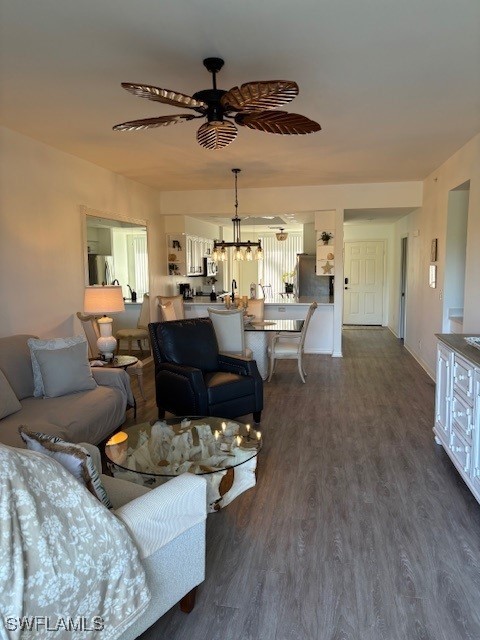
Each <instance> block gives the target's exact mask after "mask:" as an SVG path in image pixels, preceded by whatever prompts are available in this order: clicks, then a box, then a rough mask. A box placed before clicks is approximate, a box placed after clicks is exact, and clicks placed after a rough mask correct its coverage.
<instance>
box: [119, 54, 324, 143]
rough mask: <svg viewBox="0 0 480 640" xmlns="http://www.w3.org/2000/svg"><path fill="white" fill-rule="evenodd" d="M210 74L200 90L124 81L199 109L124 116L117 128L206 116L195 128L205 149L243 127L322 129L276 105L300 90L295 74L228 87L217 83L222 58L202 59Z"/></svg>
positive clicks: (137, 91) (135, 89) (145, 93)
mask: <svg viewBox="0 0 480 640" xmlns="http://www.w3.org/2000/svg"><path fill="white" fill-rule="evenodd" d="M203 64H204V66H205V67H206V69H207V71H208V72H209V73H211V74H212V84H213V88H212V89H203V90H202V91H197V92H196V93H194V94H193V96H188V95H185V94H184V93H180V92H178V91H171V90H169V89H161V88H160V87H154V86H151V85H147V84H136V83H131V82H122V87H123V88H124V89H126V90H127V91H129V92H130V93H132V94H133V95H135V96H138V97H140V98H146V99H147V100H152V101H154V102H161V103H163V104H169V105H173V106H175V107H182V108H186V109H191V110H193V111H196V112H197V113H198V114H199V115H193V114H191V113H180V114H176V115H171V116H159V117H158V118H143V119H141V120H131V121H130V122H123V123H121V124H117V125H115V126H114V127H113V130H114V131H141V130H142V129H152V128H155V127H165V126H169V125H171V124H177V123H179V122H184V121H189V120H194V119H198V118H202V119H205V118H206V122H204V123H203V124H202V125H201V126H200V128H199V129H198V131H197V142H198V144H199V145H200V146H201V147H204V148H205V149H212V150H216V149H223V148H224V147H226V146H228V145H229V144H230V143H231V142H233V141H234V140H235V138H236V137H237V133H238V129H237V127H236V126H235V125H239V126H240V127H247V128H249V129H253V130H257V131H264V132H266V133H275V134H279V135H304V134H307V133H314V132H316V131H320V129H321V127H320V125H319V124H318V123H317V122H314V121H313V120H310V119H309V118H307V117H305V116H302V115H299V114H297V113H288V112H287V111H278V107H281V106H283V105H285V104H288V103H289V102H291V101H292V100H293V99H294V98H295V97H296V96H297V95H298V85H297V83H296V82H293V81H292V80H264V81H258V82H247V83H245V84H242V85H241V86H240V87H232V89H230V90H229V91H225V90H223V89H217V78H216V75H217V73H218V72H219V71H220V70H221V68H222V67H223V65H224V61H223V60H222V59H221V58H206V59H205V60H204V61H203Z"/></svg>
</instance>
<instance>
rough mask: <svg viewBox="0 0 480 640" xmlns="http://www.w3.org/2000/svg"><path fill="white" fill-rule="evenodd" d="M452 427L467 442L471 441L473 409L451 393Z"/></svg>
mask: <svg viewBox="0 0 480 640" xmlns="http://www.w3.org/2000/svg"><path fill="white" fill-rule="evenodd" d="M452 426H454V427H455V428H456V429H457V431H459V432H460V433H461V434H462V436H463V437H464V438H466V439H467V441H471V439H472V431H473V408H472V407H471V406H470V404H469V403H468V402H465V400H464V399H463V398H462V397H461V396H459V395H458V394H457V393H455V391H454V393H453V399H452Z"/></svg>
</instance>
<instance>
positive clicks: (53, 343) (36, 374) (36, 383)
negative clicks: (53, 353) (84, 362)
mask: <svg viewBox="0 0 480 640" xmlns="http://www.w3.org/2000/svg"><path fill="white" fill-rule="evenodd" d="M79 342H84V343H85V345H86V343H87V339H86V338H85V336H73V337H72V338H70V337H69V338H50V339H49V340H40V339H39V338H29V339H28V340H27V344H28V347H29V349H30V356H31V358H32V370H33V387H34V388H33V395H34V396H35V398H41V397H42V396H43V395H45V394H44V389H43V380H42V375H41V373H40V367H39V366H38V362H37V356H36V354H37V351H39V350H42V351H43V350H45V349H49V350H50V349H65V347H71V346H72V345H73V344H78V343H79ZM85 348H87V347H86V346H85Z"/></svg>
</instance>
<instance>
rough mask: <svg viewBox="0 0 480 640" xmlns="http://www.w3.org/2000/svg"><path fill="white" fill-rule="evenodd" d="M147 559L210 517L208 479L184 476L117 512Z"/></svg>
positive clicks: (141, 556)
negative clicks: (208, 512)
mask: <svg viewBox="0 0 480 640" xmlns="http://www.w3.org/2000/svg"><path fill="white" fill-rule="evenodd" d="M115 515H116V516H117V517H118V518H119V519H120V520H122V522H123V523H124V524H125V526H126V527H127V529H128V531H129V533H130V535H131V536H132V538H133V540H134V541H135V543H136V545H137V548H138V550H139V553H140V558H141V559H144V558H147V557H148V556H150V555H152V554H153V553H155V552H156V551H158V549H160V548H161V547H164V546H165V545H166V544H168V543H169V542H170V541H171V540H173V539H174V538H176V537H178V536H179V535H180V534H182V533H184V532H185V531H187V530H188V529H190V528H191V527H193V526H195V525H196V524H198V523H199V522H202V521H204V520H206V517H207V482H206V480H205V478H201V477H200V476H195V475H192V474H190V473H184V474H182V475H181V476H179V477H178V478H173V479H172V480H169V481H168V482H166V483H165V484H163V485H161V486H159V487H156V488H155V489H152V490H151V491H149V492H148V493H146V494H145V495H143V496H140V497H139V498H135V500H132V501H131V502H129V503H127V504H126V505H124V506H123V507H120V508H119V509H117V510H116V511H115Z"/></svg>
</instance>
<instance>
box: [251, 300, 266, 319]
mask: <svg viewBox="0 0 480 640" xmlns="http://www.w3.org/2000/svg"><path fill="white" fill-rule="evenodd" d="M247 314H248V315H250V316H254V317H253V320H254V321H257V322H261V321H262V320H264V319H265V300H264V299H263V298H249V300H248V302H247Z"/></svg>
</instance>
